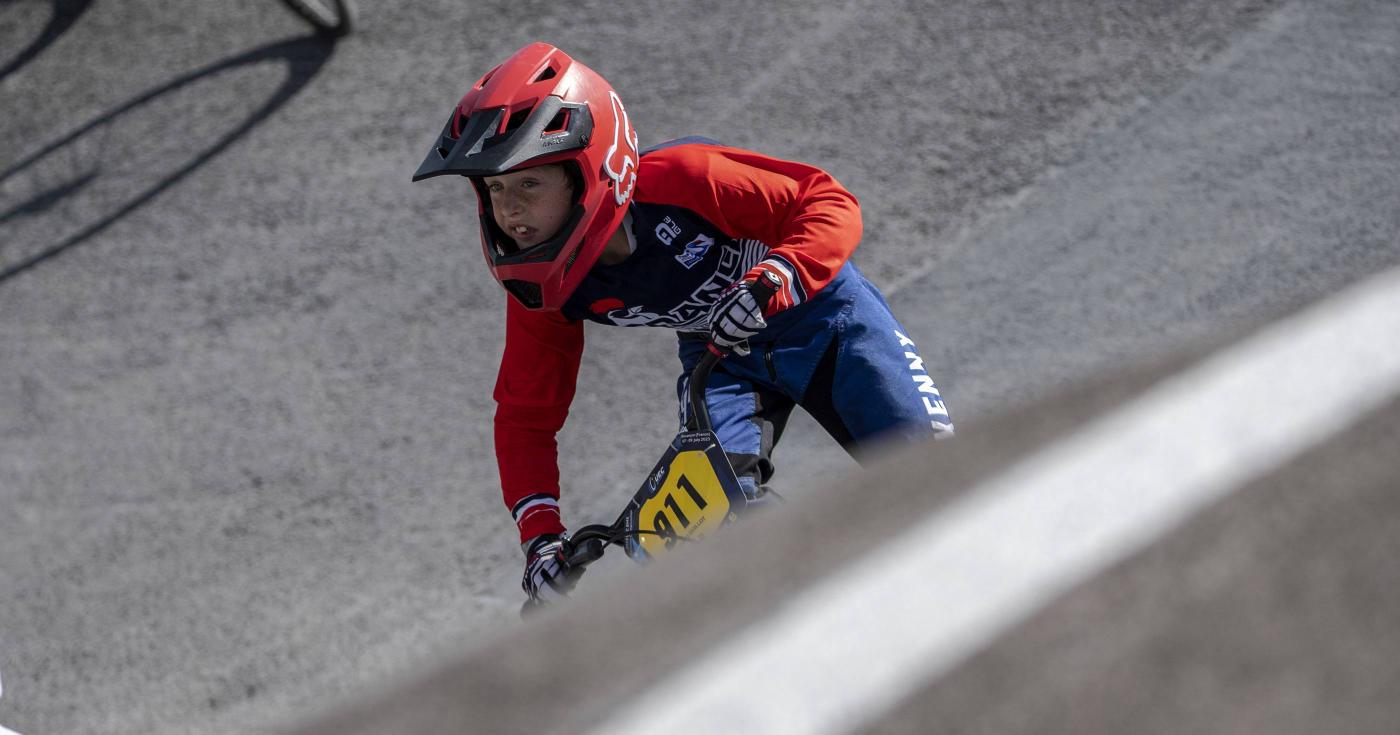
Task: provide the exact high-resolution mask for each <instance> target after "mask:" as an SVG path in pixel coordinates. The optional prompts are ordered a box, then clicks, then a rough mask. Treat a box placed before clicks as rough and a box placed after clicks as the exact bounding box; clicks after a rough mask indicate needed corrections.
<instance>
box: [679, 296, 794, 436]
mask: <svg viewBox="0 0 1400 735" xmlns="http://www.w3.org/2000/svg"><path fill="white" fill-rule="evenodd" d="M782 285H783V284H782V282H781V281H779V280H778V277H777V276H775V275H773V274H772V273H769V272H767V271H764V272H763V275H762V277H760V278H758V279H757V280H755V281H753V283H751V284H750V285H749V291H750V292H752V293H753V296H754V299H755V300H757V301H758V306H759V308H760V309H762V308H764V307H765V306H767V305H768V301H769V299H771V298H773V294H776V293H777V292H778V289H779V288H781V287H782ZM728 354H729V350H727V349H725V348H723V347H720V346H719V345H717V344H715V343H714V342H710V343H708V344H706V345H705V354H704V355H703V356H701V358H700V362H699V363H697V364H696V365H695V369H694V370H692V371H691V373H690V396H689V398H690V419H689V420H688V421H686V428H688V429H690V430H691V431H714V426H713V425H712V424H711V423H710V410H709V408H708V407H707V406H706V405H705V386H706V384H708V383H709V382H710V371H712V370H714V369H715V365H718V364H719V361H720V360H723V359H724V358H725V356H726V355H728Z"/></svg>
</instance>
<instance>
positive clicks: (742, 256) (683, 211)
mask: <svg viewBox="0 0 1400 735" xmlns="http://www.w3.org/2000/svg"><path fill="white" fill-rule="evenodd" d="M623 226H624V227H627V228H629V234H630V236H631V239H632V241H633V243H634V244H635V249H634V251H633V253H632V255H631V256H630V257H629V258H628V259H627V260H625V261H623V262H622V263H619V264H617V265H604V264H601V263H599V264H597V265H595V266H594V267H593V269H592V270H591V271H590V272H589V275H588V277H587V278H586V279H585V280H584V282H583V283H582V285H580V286H579V288H578V290H577V291H576V292H574V294H573V295H571V296H570V298H569V300H568V302H567V303H566V304H565V306H564V308H563V309H562V310H561V311H558V312H542V311H530V310H528V309H525V308H524V307H522V306H520V305H519V304H517V303H516V302H515V301H514V300H513V299H507V307H506V343H505V350H504V353H503V355H502V357H501V368H500V373H499V374H498V376H497V379H496V389H495V399H496V403H497V409H496V424H495V434H496V460H497V463H498V465H499V468H500V473H501V489H502V492H503V495H504V500H505V504H506V507H507V508H510V510H511V513H512V514H513V516H514V518H515V522H516V525H517V526H518V527H519V529H520V538H521V540H522V541H525V540H528V539H531V538H534V537H535V536H537V535H539V534H542V533H561V532H562V531H563V530H564V525H563V522H562V520H561V518H560V514H559V503H558V501H559V463H558V447H557V444H556V442H555V436H556V434H557V433H558V431H559V429H560V428H562V427H563V425H564V421H565V419H566V417H567V416H568V412H569V404H570V403H571V402H572V400H573V396H574V390H575V384H576V382H577V378H578V367H579V361H580V359H581V358H582V356H583V320H585V319H587V320H592V321H596V322H600V323H603V324H613V325H619V326H661V327H670V328H672V329H676V330H678V331H685V332H705V331H708V329H709V312H710V308H711V307H712V306H713V305H714V303H715V301H716V300H717V298H718V296H719V294H720V292H721V291H723V290H724V289H725V288H726V287H728V286H729V285H730V284H732V283H734V282H735V281H737V280H740V279H744V278H746V277H748V278H752V277H755V276H756V275H757V272H758V271H760V270H770V271H772V272H774V273H776V274H778V275H779V277H780V279H781V280H782V282H783V284H784V287H783V288H782V289H781V290H780V291H779V292H778V294H776V295H775V296H774V297H773V299H772V300H771V301H770V302H769V305H768V308H767V313H768V314H769V315H772V314H774V313H777V312H779V311H783V310H786V309H789V308H792V307H794V306H797V305H799V304H801V303H803V302H804V301H806V299H807V298H808V297H810V296H811V295H813V294H815V293H817V292H818V291H820V290H821V289H822V288H823V287H824V286H825V285H826V284H827V283H829V282H830V281H831V279H833V278H835V277H836V274H837V271H839V270H840V269H841V266H842V265H844V264H845V263H846V261H847V260H848V259H849V258H850V256H851V253H852V252H853V251H854V250H855V248H856V245H857V243H859V241H860V235H861V219H860V207H859V204H858V203H857V202H856V199H855V197H854V196H853V195H851V193H850V192H849V191H847V190H846V189H845V188H844V187H842V186H841V184H839V183H838V182H837V181H836V179H834V178H833V177H832V176H831V175H830V174H827V173H826V172H825V171H822V170H821V169H819V168H816V167H813V166H808V165H806V164H802V163H795V162H792V161H784V160H779V159H776V158H770V157H768V156H764V155H761V154H758V153H753V152H750V151H745V150H740V149H737V148H728V147H724V146H720V145H715V144H710V143H682V144H677V145H670V146H664V147H661V148H659V149H655V150H652V151H649V152H646V153H644V154H643V155H642V156H641V160H640V162H639V165H638V169H637V188H636V191H635V193H634V195H633V201H632V204H631V206H630V207H629V210H628V217H627V220H625V221H624V224H623Z"/></svg>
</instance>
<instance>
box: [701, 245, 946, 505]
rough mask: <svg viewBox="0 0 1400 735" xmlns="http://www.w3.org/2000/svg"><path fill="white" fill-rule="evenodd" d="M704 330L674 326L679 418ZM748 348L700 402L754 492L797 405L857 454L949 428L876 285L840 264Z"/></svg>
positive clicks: (769, 471)
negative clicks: (678, 366) (678, 361)
mask: <svg viewBox="0 0 1400 735" xmlns="http://www.w3.org/2000/svg"><path fill="white" fill-rule="evenodd" d="M706 338H707V335H703V334H686V333H682V334H681V335H680V359H681V365H682V367H683V368H684V371H683V372H682V373H681V377H680V380H679V381H678V382H677V386H676V387H677V392H678V395H679V398H680V405H681V423H682V425H684V423H685V420H686V414H687V409H688V407H687V397H688V390H689V382H690V372H691V370H693V369H694V368H695V365H696V363H697V362H699V360H700V357H701V356H702V355H703V354H704V353H705V342H706ZM749 344H750V349H751V351H750V353H749V354H748V355H745V356H740V355H730V356H728V357H726V358H725V359H724V360H722V361H721V362H720V363H719V365H718V366H716V368H715V370H714V372H713V373H711V375H710V380H709V383H708V384H707V386H706V390H705V404H706V407H707V408H708V409H709V411H710V421H711V423H712V424H713V425H714V430H715V434H716V435H717V436H718V437H719V442H720V445H721V446H723V447H724V450H725V453H726V454H727V455H729V461H730V463H731V464H732V465H733V466H734V471H735V473H736V474H738V476H739V484H740V485H741V486H742V487H743V488H744V492H745V493H746V494H748V495H749V497H750V498H752V499H757V498H758V497H759V496H760V495H762V494H763V493H764V492H766V488H765V486H766V485H767V483H768V481H769V479H770V478H772V476H773V461H772V452H773V447H774V446H775V445H777V443H778V440H779V439H781V438H782V434H783V428H784V427H785V426H786V425H787V421H788V418H789V416H790V415H791V414H792V409H793V408H794V407H795V406H801V407H802V408H803V410H805V411H807V412H808V413H809V414H811V415H812V417H813V418H814V419H816V420H817V422H818V423H819V424H821V426H822V428H824V429H826V431H827V433H829V434H830V435H831V436H832V438H834V439H835V440H836V441H837V442H839V443H840V444H841V446H842V447H844V448H845V449H846V450H847V451H848V452H850V453H851V454H852V456H853V457H855V458H856V459H857V460H859V458H860V454H859V450H861V449H862V448H865V447H868V446H869V445H871V444H872V443H875V442H880V443H885V442H888V441H890V440H896V441H897V440H904V441H907V442H910V443H913V442H921V441H924V440H927V439H941V438H947V437H951V436H952V435H953V422H952V419H951V418H950V417H949V415H948V409H947V407H946V406H944V404H943V397H942V396H941V395H940V394H939V392H938V387H937V386H936V385H934V382H933V379H932V378H931V377H930V376H929V374H928V370H927V369H926V368H925V366H924V361H923V358H921V357H919V353H918V350H917V349H916V348H915V346H914V342H913V341H912V340H910V339H909V337H908V336H907V332H906V331H905V329H904V327H902V326H900V324H899V322H898V321H897V320H896V319H895V318H894V314H893V313H891V312H890V307H889V305H888V304H886V303H885V299H884V297H883V296H881V295H880V292H879V290H878V289H876V288H875V286H874V284H871V283H870V282H869V281H867V280H866V279H865V277H864V276H863V275H861V273H860V271H859V270H858V269H857V268H856V267H855V265H853V264H851V263H849V262H848V263H846V265H844V266H843V267H842V268H841V271H840V272H839V273H838V274H837V276H836V278H835V279H833V280H832V281H831V282H830V283H829V284H827V286H826V288H823V289H822V290H821V291H820V292H818V293H817V294H816V296H814V297H812V298H811V299H809V300H808V301H806V302H805V303H803V304H800V305H798V306H795V307H793V308H791V309H788V310H787V311H784V312H782V313H781V314H777V315H775V316H773V317H772V318H771V319H769V320H768V327H767V328H766V329H764V330H763V331H762V332H760V333H759V334H758V335H756V336H755V337H754V338H752V339H751V340H750V341H749Z"/></svg>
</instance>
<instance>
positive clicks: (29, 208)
mask: <svg viewBox="0 0 1400 735" xmlns="http://www.w3.org/2000/svg"><path fill="white" fill-rule="evenodd" d="M334 49H335V42H334V41H330V40H327V39H325V38H322V37H319V36H309V37H304V38H295V39H290V40H286V41H280V42H278V43H274V44H270V45H267V46H261V47H258V48H255V49H253V50H251V51H248V52H246V53H243V54H240V55H238V56H235V57H232V58H229V59H225V60H224V61H220V62H217V63H214V64H211V65H209V66H206V67H203V68H201V69H196V70H195V71H192V72H190V73H188V74H185V75H184V76H181V77H178V78H176V79H174V80H173V81H171V82H169V83H167V84H164V85H162V86H160V87H157V88H155V89H152V90H150V91H148V92H146V93H144V94H141V95H139V96H137V97H135V98H134V99H132V100H131V101H129V102H126V103H125V104H122V105H121V106H119V107H116V108H114V109H112V110H109V111H107V112H103V113H101V114H99V115H97V116H95V117H94V118H93V119H91V120H90V121H88V122H86V123H83V124H82V125H80V126H78V127H77V128H75V129H74V130H72V131H70V132H68V133H66V134H64V135H61V136H59V137H58V138H57V140H55V141H54V142H53V143H50V144H49V145H47V146H45V147H44V148H43V149H42V150H40V151H39V152H37V153H34V154H32V155H30V156H28V157H27V158H24V159H22V160H20V161H19V162H18V163H16V164H15V165H13V166H11V167H10V168H8V169H6V170H5V171H3V172H0V183H4V182H5V181H6V180H8V179H10V178H11V177H13V176H15V175H16V174H19V173H20V172H22V171H24V170H26V169H28V168H30V167H31V166H34V165H35V164H37V163H39V162H40V161H42V160H44V159H45V158H47V157H48V156H50V155H53V154H54V153H55V152H57V151H60V150H62V149H63V148H65V147H67V146H69V145H72V144H73V143H74V142H76V141H78V140H81V139H82V138H83V136H86V135H88V134H90V133H92V132H93V131H94V130H96V129H97V128H99V127H102V126H105V125H108V124H110V123H112V122H113V121H114V120H117V119H119V118H120V117H121V116H123V115H125V114H126V113H128V112H131V111H132V110H135V109H136V108H138V107H141V106H142V105H145V104H147V103H149V102H151V101H153V100H156V99H158V98H160V97H161V96H162V95H166V94H169V93H171V92H174V91H176V90H178V89H180V88H182V87H185V86H186V85H189V84H192V83H194V82H197V81H199V80H201V79H203V78H205V77H208V76H212V75H214V74H218V73H220V72H223V71H228V70H230V69H236V68H238V67H241V66H246V65H249V64H256V63H260V62H264V61H275V60H279V59H280V60H283V61H285V62H286V63H287V79H286V80H285V81H284V82H283V83H282V86H280V87H278V88H277V91H276V92H274V93H273V95H272V96H271V97H270V98H268V100H267V102H266V103H264V104H263V105H262V106H261V107H259V108H258V109H257V110H254V111H253V112H252V113H251V114H250V115H249V116H248V117H247V118H246V119H245V120H243V122H242V123H240V124H239V125H238V126H237V127H235V128H233V129H232V130H230V131H229V132H228V133H226V134H224V135H223V137H221V138H219V140H218V141H216V142H215V143H214V144H213V145H211V146H210V147H208V148H207V149H205V150H204V151H202V152H200V153H199V154H198V155H196V156H195V157H194V158H191V159H190V160H189V161H188V162H187V163H185V164H184V165H183V166H181V167H180V168H179V169H177V170H175V171H174V172H173V173H171V174H170V175H169V176H167V177H166V178H164V179H162V180H161V181H159V182H157V183H156V184H154V185H153V186H151V187H149V188H147V189H146V190H145V191H142V192H140V193H138V194H136V195H135V196H133V197H132V198H131V199H129V200H127V201H126V202H125V203H124V204H122V205H120V206H119V207H118V208H117V209H116V211H114V212H112V213H111V214H109V215H107V216H105V217H103V218H102V219H100V220H98V221H97V222H94V223H93V224H90V225H88V226H86V227H84V228H83V229H82V230H81V231H79V232H78V233H76V234H74V235H72V236H70V237H67V238H65V239H64V240H62V241H60V242H58V243H55V244H53V245H50V246H49V247H47V248H44V249H43V250H41V251H39V252H38V253H36V254H34V255H30V256H28V257H26V258H24V259H23V260H21V261H19V262H18V263H15V264H13V265H9V266H6V267H5V268H4V269H3V270H0V284H3V283H4V282H5V281H8V280H9V279H11V278H14V277H15V276H17V275H19V274H20V273H23V272H24V271H27V270H29V269H30V268H33V267H34V266H36V265H39V264H40V263H42V262H44V261H46V260H48V259H49V258H52V257H54V256H56V255H58V254H60V253H62V252H63V251H65V250H67V249H69V248H71V247H73V246H75V245H79V244H81V243H83V242H85V241H86V240H88V239H89V238H91V237H92V236H94V235H96V234H98V233H100V232H101V231H103V230H104V229H106V228H107V227H109V226H110V225H112V224H113V223H115V222H117V221H118V220H120V219H122V218H123V217H126V216H127V215H129V214H131V213H132V212H134V211H136V210H137V209H139V208H141V207H142V206H144V205H145V204H147V203H148V202H150V201H151V200H152V199H154V198H155V197H156V196H158V195H160V193H161V192H163V191H165V190H166V189H169V188H170V187H172V186H174V185H175V184H177V183H179V182H180V180H182V179H184V178H185V177H186V176H188V175H189V174H190V173H192V172H194V171H195V170H196V169H198V168H199V167H201V166H203V165H204V164H206V163H208V162H209V161H210V160H211V159H213V158H214V157H215V156H217V155H219V154H220V153H222V152H223V151H224V150H225V149H226V148H228V147H229V146H230V145H232V144H233V143H234V142H235V141H237V140H238V139H239V138H242V137H243V136H244V135H246V134H247V133H248V132H249V131H250V130H252V129H253V128H254V127H256V126H257V125H258V124H259V123H260V122H262V121H263V120H265V119H267V117H268V116H269V115H271V114H272V113H273V112H274V111H275V110H277V108H279V107H281V106H282V105H284V104H286V103H287V101H288V100H290V99H291V98H292V97H293V96H295V95H296V94H297V92H299V91H301V89H302V88H303V87H305V86H306V85H307V83H309V82H310V81H311V79H312V78H313V77H315V76H316V74H317V73H318V72H320V70H321V67H323V66H324V65H325V63H326V61H327V60H329V59H330V57H331V53H332V52H333V51H334ZM97 175H98V174H96V173H87V174H84V175H81V176H78V177H76V178H75V179H74V180H72V181H69V182H67V183H64V184H60V185H59V186H56V187H53V188H51V189H49V190H47V191H44V192H41V193H40V194H38V195H36V196H34V197H31V198H30V199H29V201H26V202H23V203H21V204H19V205H18V206H15V207H12V208H10V209H9V210H7V211H4V212H0V224H4V222H5V221H7V220H9V219H12V218H14V217H17V216H20V215H25V214H34V213H39V212H42V211H44V210H46V209H48V208H49V207H52V206H54V205H55V204H57V203H58V202H59V201H60V200H62V199H63V198H65V197H68V196H71V195H73V194H75V193H77V192H79V191H81V190H82V189H83V188H84V187H86V186H87V185H88V184H89V183H91V182H92V180H93V179H94V178H96V176H97Z"/></svg>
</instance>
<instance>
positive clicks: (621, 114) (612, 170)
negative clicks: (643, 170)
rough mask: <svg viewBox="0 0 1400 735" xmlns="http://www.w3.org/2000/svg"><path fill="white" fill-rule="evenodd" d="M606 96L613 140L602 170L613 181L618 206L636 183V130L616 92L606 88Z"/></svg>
mask: <svg viewBox="0 0 1400 735" xmlns="http://www.w3.org/2000/svg"><path fill="white" fill-rule="evenodd" d="M608 97H609V98H611V100H612V112H613V141H612V145H610V146H608V157H607V158H606V159H604V161H603V171H604V172H606V173H607V175H608V178H610V179H612V180H613V182H614V184H613V197H614V198H616V199H617V203H618V205H619V206H620V205H623V204H626V203H627V200H629V199H631V198H632V189H633V188H634V187H636V185H637V131H635V130H633V129H632V123H631V122H630V121H629V120H628V119H627V110H626V109H624V108H623V107H622V99H621V98H619V97H618V96H617V92H614V91H612V90H608Z"/></svg>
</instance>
